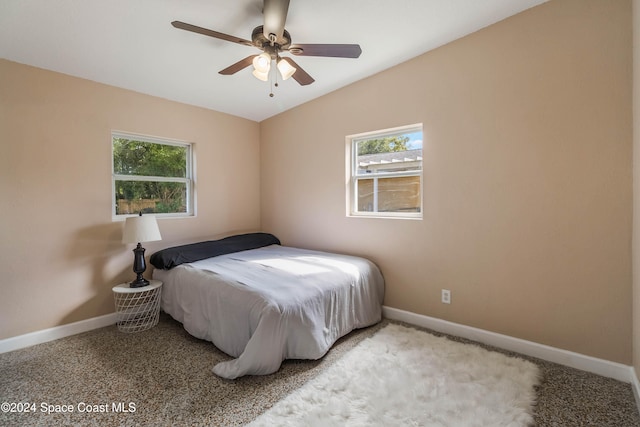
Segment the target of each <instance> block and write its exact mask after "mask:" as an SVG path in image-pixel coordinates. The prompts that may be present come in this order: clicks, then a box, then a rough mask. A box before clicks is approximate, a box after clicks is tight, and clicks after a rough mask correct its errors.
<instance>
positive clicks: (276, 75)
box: [269, 67, 278, 98]
mask: <svg viewBox="0 0 640 427" xmlns="http://www.w3.org/2000/svg"><path fill="white" fill-rule="evenodd" d="M271 68H272V69H273V78H271V79H269V83H270V84H271V93H269V97H271V98H273V97H274V94H273V87H274V86H275V87H278V73H277V71H276V68H277V67H271ZM274 80H275V83H274Z"/></svg>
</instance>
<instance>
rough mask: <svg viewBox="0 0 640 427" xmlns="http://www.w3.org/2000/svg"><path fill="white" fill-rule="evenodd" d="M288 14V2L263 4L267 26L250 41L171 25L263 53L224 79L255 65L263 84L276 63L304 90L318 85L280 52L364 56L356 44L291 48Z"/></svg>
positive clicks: (227, 72)
mask: <svg viewBox="0 0 640 427" xmlns="http://www.w3.org/2000/svg"><path fill="white" fill-rule="evenodd" d="M288 10H289V0H264V6H263V14H264V25H260V26H258V27H256V28H254V29H253V32H252V34H251V40H246V39H242V38H240V37H235V36H230V35H228V34H224V33H219V32H217V31H213V30H208V29H206V28H202V27H197V26H195V25H191V24H187V23H185V22H180V21H173V22H172V23H171V25H173V26H174V27H175V28H179V29H181V30H186V31H191V32H194V33H198V34H203V35H205V36H210V37H215V38H217V39H220V40H226V41H229V42H232V43H238V44H242V45H245V46H253V47H257V48H258V49H260V50H262V53H260V54H256V55H250V56H247V57H246V58H244V59H241V60H240V61H238V62H236V63H235V64H232V65H230V66H229V67H227V68H225V69H224V70H220V71H219V73H220V74H223V75H231V74H235V73H237V72H238V71H240V70H242V69H244V68H246V67H248V66H249V65H252V64H253V67H254V71H253V75H254V76H255V77H256V78H258V79H260V80H263V81H267V80H268V78H269V70H270V68H271V63H272V62H274V61H275V63H276V66H277V68H278V70H279V71H280V74H281V75H282V78H283V80H286V79H288V78H289V77H293V79H294V80H295V81H297V82H298V83H299V84H301V85H303V86H304V85H309V84H311V83H313V82H314V81H315V80H314V79H313V77H311V76H310V75H309V74H307V72H306V71H304V70H303V69H302V67H300V66H299V65H298V64H297V63H296V62H295V61H294V60H293V59H291V58H288V57H281V56H280V53H281V52H289V53H290V54H292V55H295V56H324V57H333V58H358V57H359V56H360V54H361V53H362V49H360V46H359V45H357V44H291V35H290V34H289V32H288V31H287V30H285V28H284V25H285V21H286V19H287V12H288Z"/></svg>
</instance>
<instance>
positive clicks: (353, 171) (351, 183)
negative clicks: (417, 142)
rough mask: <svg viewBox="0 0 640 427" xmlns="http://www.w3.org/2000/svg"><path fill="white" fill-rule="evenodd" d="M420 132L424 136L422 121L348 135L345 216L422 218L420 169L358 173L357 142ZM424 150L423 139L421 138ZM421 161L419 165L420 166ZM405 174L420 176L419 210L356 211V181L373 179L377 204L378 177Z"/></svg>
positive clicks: (401, 175)
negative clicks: (370, 173)
mask: <svg viewBox="0 0 640 427" xmlns="http://www.w3.org/2000/svg"><path fill="white" fill-rule="evenodd" d="M414 132H421V133H422V135H423V138H424V132H423V127H422V123H417V124H412V125H406V126H400V127H395V128H390V129H384V130H377V131H372V132H365V133H359V134H355V135H349V136H347V137H346V138H345V139H346V153H347V155H346V157H347V168H346V169H347V216H348V217H357V218H367V217H368V218H401V219H422V212H423V208H422V205H423V200H424V195H423V188H424V187H423V179H422V175H423V173H422V171H423V168H422V167H421V168H420V170H416V171H401V172H380V173H376V174H372V175H358V150H357V147H356V146H357V143H358V142H360V141H362V140H367V139H375V138H385V137H389V136H395V135H402V134H407V133H414ZM423 150H424V139H423ZM422 164H423V163H422V161H421V166H422ZM405 176H418V177H420V211H419V212H377V211H374V212H360V211H358V181H359V180H360V179H373V185H374V191H373V197H374V206H376V205H377V198H378V193H377V181H378V179H379V178H399V177H405Z"/></svg>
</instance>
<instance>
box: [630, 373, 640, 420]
mask: <svg viewBox="0 0 640 427" xmlns="http://www.w3.org/2000/svg"><path fill="white" fill-rule="evenodd" d="M630 369H631V388H632V389H633V397H635V398H636V406H637V407H638V411H640V381H638V375H636V370H635V369H634V368H633V366H632V367H631V368H630Z"/></svg>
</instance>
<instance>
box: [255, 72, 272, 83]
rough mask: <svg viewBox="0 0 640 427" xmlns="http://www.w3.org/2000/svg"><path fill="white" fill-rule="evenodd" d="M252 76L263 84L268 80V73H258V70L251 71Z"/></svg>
mask: <svg viewBox="0 0 640 427" xmlns="http://www.w3.org/2000/svg"><path fill="white" fill-rule="evenodd" d="M252 74H253V75H254V76H255V78H256V79H258V80H262V81H263V82H266V81H267V80H269V73H268V72H267V73H262V72H260V71H258V70H253V73H252Z"/></svg>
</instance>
